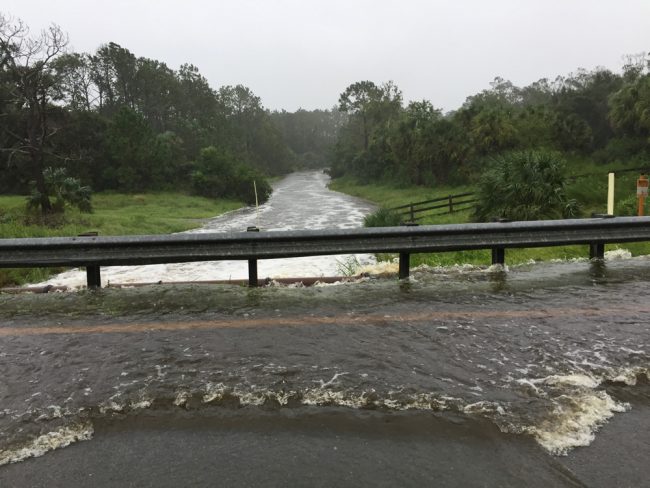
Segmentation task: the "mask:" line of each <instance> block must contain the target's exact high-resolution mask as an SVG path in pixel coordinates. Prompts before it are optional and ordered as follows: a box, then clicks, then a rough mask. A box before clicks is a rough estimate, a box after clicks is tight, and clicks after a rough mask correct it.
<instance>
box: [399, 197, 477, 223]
mask: <svg viewBox="0 0 650 488" xmlns="http://www.w3.org/2000/svg"><path fill="white" fill-rule="evenodd" d="M474 196H475V194H474V193H458V194H456V195H447V196H446V197H438V198H433V199H431V200H424V201H421V202H413V203H407V204H406V205H400V206H398V207H393V208H391V209H389V210H391V211H393V212H396V213H397V214H399V215H400V216H401V217H402V218H403V217H407V218H408V221H409V222H417V221H418V220H421V219H423V218H424V217H426V216H427V215H418V214H422V213H424V212H430V211H432V210H440V209H445V211H444V212H436V213H432V214H428V215H446V214H450V213H453V212H460V211H461V210H468V209H470V208H472V204H474V203H476V202H477V201H478V200H476V198H474ZM434 203H435V204H436V205H431V204H434ZM468 205H469V206H468Z"/></svg>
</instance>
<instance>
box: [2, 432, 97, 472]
mask: <svg viewBox="0 0 650 488" xmlns="http://www.w3.org/2000/svg"><path fill="white" fill-rule="evenodd" d="M93 433H94V429H93V426H92V424H91V423H90V422H85V423H81V424H78V425H72V426H65V427H61V428H60V429H58V430H55V431H52V432H48V433H47V434H43V435H41V436H38V437H37V438H35V439H33V440H31V441H28V442H26V443H25V444H23V445H21V446H19V447H16V448H12V449H7V450H4V451H0V466H4V465H5V464H10V463H17V462H20V461H24V460H25V459H29V458H33V457H39V456H42V455H43V454H46V453H47V452H50V451H53V450H55V449H60V448H63V447H67V446H69V445H70V444H72V443H74V442H78V441H87V440H90V439H91V438H92V436H93Z"/></svg>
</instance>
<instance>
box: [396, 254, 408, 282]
mask: <svg viewBox="0 0 650 488" xmlns="http://www.w3.org/2000/svg"><path fill="white" fill-rule="evenodd" d="M410 261H411V255H410V254H409V253H407V252H401V253H399V273H398V277H399V279H400V280H403V279H404V278H408V277H409V267H410V264H411V263H410Z"/></svg>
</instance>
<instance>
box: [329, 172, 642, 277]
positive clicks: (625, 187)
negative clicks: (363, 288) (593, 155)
mask: <svg viewBox="0 0 650 488" xmlns="http://www.w3.org/2000/svg"><path fill="white" fill-rule="evenodd" d="M621 169H625V166H623V165H616V166H607V167H604V166H600V165H595V164H592V163H585V164H580V165H579V166H574V167H573V169H572V171H569V175H578V174H596V176H592V177H584V178H577V179H575V180H573V181H569V184H568V186H567V193H568V196H569V198H575V199H576V200H577V201H578V203H579V204H580V208H581V212H582V215H583V216H585V217H586V216H590V215H591V213H592V212H596V213H605V212H606V211H607V185H608V180H607V171H608V170H614V171H616V170H621ZM637 178H638V174H636V173H620V174H619V175H617V177H616V185H615V201H616V202H617V204H616V210H615V213H616V215H636V213H634V212H632V213H631V212H630V209H631V208H634V209H635V208H636V207H635V206H634V205H633V204H634V202H635V201H636V180H637ZM330 188H331V189H332V190H335V191H340V192H342V193H347V194H348V195H353V196H356V197H359V198H363V199H365V200H368V201H370V202H373V203H375V204H377V205H381V206H383V207H397V206H400V205H406V204H409V203H412V202H418V201H423V200H428V199H433V198H437V197H444V196H447V195H450V194H458V193H465V192H471V191H474V188H473V187H471V186H444V187H437V188H426V187H417V186H413V187H399V186H391V185H387V184H362V183H360V182H358V181H356V180H354V179H353V178H350V177H344V178H339V179H336V180H333V181H332V182H331V183H330ZM649 212H650V208H648V209H647V210H646V214H648V213H649ZM472 221H473V219H472V212H471V210H464V211H461V212H455V213H452V214H444V215H437V216H431V215H428V216H427V217H425V218H423V219H422V220H420V221H418V222H419V223H420V224H432V225H435V224H458V223H467V222H472ZM621 247H622V248H625V249H628V250H629V251H630V252H631V253H632V254H633V255H635V256H638V255H645V254H650V243H628V244H624V245H608V246H606V249H607V250H611V249H617V248H621ZM588 256H589V249H588V246H586V245H584V246H561V247H546V248H530V249H508V250H506V262H507V263H508V264H521V263H528V262H531V261H549V260H551V259H573V258H585V257H588ZM394 257H395V255H388V254H379V255H377V258H378V259H379V260H390V259H392V258H394ZM490 262H491V253H490V251H489V250H481V251H458V252H446V253H437V254H414V255H412V256H411V266H418V265H420V264H426V265H429V266H450V265H453V264H474V265H485V264H489V263H490Z"/></svg>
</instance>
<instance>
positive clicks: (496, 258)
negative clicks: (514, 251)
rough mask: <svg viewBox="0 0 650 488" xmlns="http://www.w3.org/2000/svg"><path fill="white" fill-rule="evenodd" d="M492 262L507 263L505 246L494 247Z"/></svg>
mask: <svg viewBox="0 0 650 488" xmlns="http://www.w3.org/2000/svg"><path fill="white" fill-rule="evenodd" d="M492 264H500V265H501V266H503V265H504V264H506V250H505V248H503V247H493V248H492Z"/></svg>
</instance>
